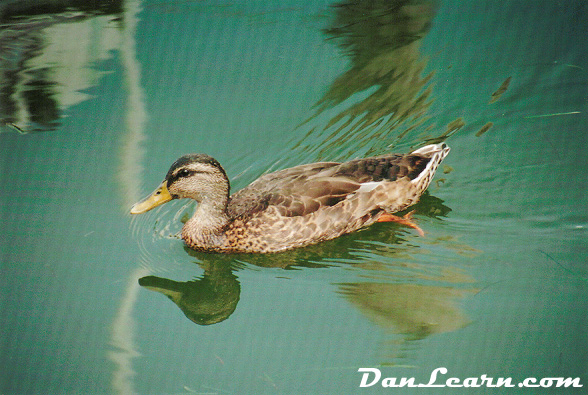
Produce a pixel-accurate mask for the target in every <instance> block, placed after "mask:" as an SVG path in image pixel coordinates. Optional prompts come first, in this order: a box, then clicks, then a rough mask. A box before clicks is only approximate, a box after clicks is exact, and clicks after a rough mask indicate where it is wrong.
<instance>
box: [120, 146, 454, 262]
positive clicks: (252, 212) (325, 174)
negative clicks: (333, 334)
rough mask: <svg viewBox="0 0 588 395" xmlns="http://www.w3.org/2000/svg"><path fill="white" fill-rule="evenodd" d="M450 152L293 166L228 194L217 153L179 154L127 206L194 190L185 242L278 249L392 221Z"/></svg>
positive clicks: (227, 248)
mask: <svg viewBox="0 0 588 395" xmlns="http://www.w3.org/2000/svg"><path fill="white" fill-rule="evenodd" d="M448 152H449V147H447V146H446V145H445V144H433V145H428V146H426V147H423V148H421V149H418V150H416V151H414V152H412V153H410V154H406V155H384V156H379V157H372V158H365V159H357V160H352V161H349V162H345V163H337V162H320V163H312V164H306V165H301V166H296V167H292V168H289V169H285V170H280V171H277V172H274V173H270V174H266V175H264V176H262V177H260V178H259V179H257V180H256V181H254V182H253V183H251V184H250V185H249V186H247V187H245V188H244V189H242V190H240V191H238V192H237V193H235V194H234V195H232V196H230V195H229V181H228V178H227V176H226V173H225V171H224V170H223V168H222V167H221V165H220V164H219V163H218V162H217V161H216V160H215V159H213V158H212V157H210V156H208V155H203V154H192V155H185V156H183V157H181V158H180V159H178V160H177V161H176V162H175V163H174V164H173V165H172V166H171V168H170V170H169V171H168V173H167V175H166V178H165V180H164V181H163V183H162V184H161V185H160V186H159V188H158V189H157V190H156V191H155V192H154V193H153V194H151V195H150V196H148V197H147V198H146V199H144V200H143V201H141V202H139V203H137V204H136V205H135V206H133V208H132V209H131V213H133V214H139V213H142V212H145V211H148V210H150V209H151V208H153V207H156V206H158V205H160V204H163V203H165V202H167V201H169V200H171V199H179V198H192V199H194V200H196V201H197V202H198V208H197V210H196V212H195V213H194V216H193V217H192V218H191V219H190V220H188V221H187V222H186V224H185V225H184V228H183V229H182V238H183V239H184V241H185V242H186V244H187V245H188V246H189V247H191V248H193V249H196V250H202V251H215V252H260V253H266V252H279V251H284V250H287V249H291V248H295V247H302V246H306V245H309V244H314V243H318V242H321V241H324V240H329V239H333V238H335V237H338V236H340V235H342V234H345V233H349V232H352V231H355V230H357V229H359V228H361V227H364V226H368V225H370V224H372V223H374V222H376V221H378V219H380V218H382V220H385V221H390V220H391V218H393V216H390V215H389V214H391V213H395V212H398V211H402V210H404V209H406V208H408V207H410V206H411V205H413V204H414V203H416V202H417V201H418V199H419V197H420V196H421V194H422V193H423V192H424V191H425V189H426V188H427V187H428V185H429V183H430V182H431V179H432V178H433V175H434V174H435V170H436V169H437V166H438V165H439V163H441V161H442V160H443V158H444V157H445V156H446V155H447V154H448ZM384 213H386V215H383V214H384ZM403 221H405V222H404V223H406V220H403Z"/></svg>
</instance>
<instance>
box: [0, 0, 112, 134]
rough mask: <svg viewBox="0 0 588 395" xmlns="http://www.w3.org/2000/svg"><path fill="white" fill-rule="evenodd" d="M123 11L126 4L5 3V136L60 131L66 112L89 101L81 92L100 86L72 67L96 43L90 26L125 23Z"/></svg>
mask: <svg viewBox="0 0 588 395" xmlns="http://www.w3.org/2000/svg"><path fill="white" fill-rule="evenodd" d="M122 7H123V1H122V0H116V1H107V2H102V1H98V2H95V1H91V2H87V1H81V0H69V1H50V2H49V1H18V2H5V3H2V4H0V132H2V131H10V130H12V131H17V132H19V133H29V132H35V131H48V130H55V129H57V128H58V127H59V125H60V118H61V117H62V116H63V110H64V109H65V108H66V107H68V106H71V105H73V104H75V103H77V102H79V101H81V100H83V99H84V98H85V96H84V95H82V94H81V93H80V91H81V90H83V89H86V88H88V87H91V86H94V85H95V84H96V78H94V77H95V75H94V74H93V73H85V72H84V70H83V68H78V67H72V66H71V65H77V64H79V57H80V52H82V50H83V49H84V48H85V47H86V46H89V45H90V44H91V43H90V42H84V38H86V39H88V40H92V39H95V37H89V36H86V27H87V26H84V22H86V21H88V20H89V19H91V18H94V17H97V16H107V15H108V16H110V18H111V19H110V20H116V19H119V18H120V17H121V15H122V11H123V10H122ZM65 26H68V27H69V30H68V31H67V32H66V31H64V32H62V33H61V32H60V29H59V27H65ZM72 27H73V29H72ZM72 31H73V32H74V34H75V35H76V38H77V39H76V40H72V39H71V35H70V32H72ZM101 34H104V31H102V32H101ZM52 45H54V46H56V47H52ZM80 45H81V47H80ZM83 52H86V51H83ZM83 52H82V53H83ZM92 55H96V54H91V56H92ZM95 60H97V59H95V58H93V59H88V62H91V61H95ZM85 67H91V65H90V64H89V63H88V64H86V65H85ZM61 70H68V71H69V72H68V73H65V74H62V73H61ZM74 81H75V82H74Z"/></svg>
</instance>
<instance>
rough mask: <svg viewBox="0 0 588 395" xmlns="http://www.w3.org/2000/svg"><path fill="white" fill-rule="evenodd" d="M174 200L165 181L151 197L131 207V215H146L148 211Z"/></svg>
mask: <svg viewBox="0 0 588 395" xmlns="http://www.w3.org/2000/svg"><path fill="white" fill-rule="evenodd" d="M172 199H173V198H172V195H171V194H170V193H169V191H168V189H167V181H165V180H164V181H163V182H162V183H161V185H159V186H158V187H157V189H156V190H155V191H153V193H151V195H149V196H147V197H146V198H145V199H143V200H141V201H139V202H137V203H135V204H134V205H133V207H131V214H143V213H146V212H147V211H149V210H151V209H154V208H155V207H157V206H161V205H162V204H164V203H167V202H169V201H170V200H172Z"/></svg>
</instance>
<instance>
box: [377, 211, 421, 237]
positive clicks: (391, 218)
mask: <svg viewBox="0 0 588 395" xmlns="http://www.w3.org/2000/svg"><path fill="white" fill-rule="evenodd" d="M413 213H414V211H411V212H409V213H407V214H405V215H404V216H402V217H399V216H397V215H394V214H389V213H382V215H380V217H379V218H378V220H377V221H376V222H396V223H398V224H402V225H404V226H408V227H411V228H413V229H415V230H416V231H417V232H418V233H419V235H421V236H424V235H425V232H423V230H422V229H421V228H420V227H419V226H418V225H417V224H415V223H414V222H412V214H413Z"/></svg>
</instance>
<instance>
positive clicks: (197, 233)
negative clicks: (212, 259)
mask: <svg viewBox="0 0 588 395" xmlns="http://www.w3.org/2000/svg"><path fill="white" fill-rule="evenodd" d="M227 200H228V197H226V196H224V197H221V196H215V197H207V198H203V199H202V200H200V201H199V202H198V207H197V208H196V212H194V215H193V216H192V218H190V219H189V220H188V221H187V222H186V223H185V224H184V227H183V228H182V239H184V241H185V242H186V244H188V246H189V247H191V248H194V249H201V250H214V249H216V248H219V247H221V246H222V244H223V243H224V235H223V228H224V227H225V225H226V224H227V223H228V222H229V217H228V215H227Z"/></svg>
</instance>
